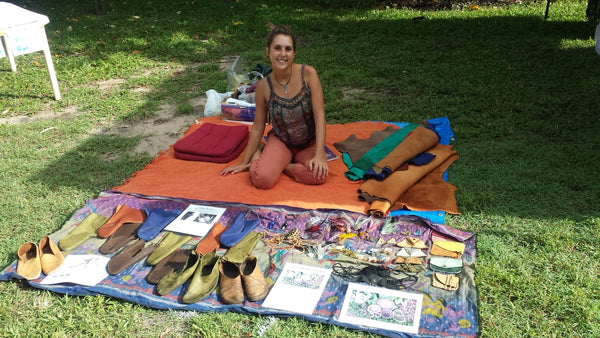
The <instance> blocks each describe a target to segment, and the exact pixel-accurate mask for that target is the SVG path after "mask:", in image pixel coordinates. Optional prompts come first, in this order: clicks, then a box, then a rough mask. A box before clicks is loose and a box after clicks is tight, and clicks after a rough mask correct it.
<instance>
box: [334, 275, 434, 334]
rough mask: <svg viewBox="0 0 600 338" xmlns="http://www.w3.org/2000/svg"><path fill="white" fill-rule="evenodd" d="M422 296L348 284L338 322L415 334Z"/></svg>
mask: <svg viewBox="0 0 600 338" xmlns="http://www.w3.org/2000/svg"><path fill="white" fill-rule="evenodd" d="M422 305H423V295H421V294H413V293H408V292H402V291H396V290H390V289H385V288H379V287H372V286H367V285H362V284H356V283H350V284H348V290H347V291H346V296H345V298H344V304H343V306H342V311H341V313H340V321H342V322H346V323H352V324H361V325H365V326H371V327H376V328H381V329H386V330H395V331H401V332H409V333H418V331H419V322H420V320H421V308H422Z"/></svg>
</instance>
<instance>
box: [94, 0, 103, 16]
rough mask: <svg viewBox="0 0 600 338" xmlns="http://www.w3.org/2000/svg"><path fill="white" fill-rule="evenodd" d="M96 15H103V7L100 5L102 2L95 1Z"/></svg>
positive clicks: (99, 0)
mask: <svg viewBox="0 0 600 338" xmlns="http://www.w3.org/2000/svg"><path fill="white" fill-rule="evenodd" d="M96 14H98V15H101V14H104V6H103V5H102V0H96Z"/></svg>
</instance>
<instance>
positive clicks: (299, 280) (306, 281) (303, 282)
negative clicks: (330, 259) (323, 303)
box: [282, 270, 325, 289]
mask: <svg viewBox="0 0 600 338" xmlns="http://www.w3.org/2000/svg"><path fill="white" fill-rule="evenodd" d="M323 279H325V276H324V275H323V274H322V273H316V272H304V271H298V270H288V271H287V273H286V275H285V276H283V280H282V282H283V283H284V284H288V285H290V286H297V287H301V288H307V289H318V288H319V287H320V286H321V283H322V282H323Z"/></svg>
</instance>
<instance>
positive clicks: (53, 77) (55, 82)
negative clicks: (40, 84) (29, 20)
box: [42, 28, 61, 101]
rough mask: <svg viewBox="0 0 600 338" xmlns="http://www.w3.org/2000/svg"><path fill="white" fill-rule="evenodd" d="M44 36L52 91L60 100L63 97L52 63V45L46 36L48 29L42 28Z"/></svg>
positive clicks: (45, 54)
mask: <svg viewBox="0 0 600 338" xmlns="http://www.w3.org/2000/svg"><path fill="white" fill-rule="evenodd" d="M42 33H43V38H44V41H46V45H45V46H44V49H43V50H42V51H43V52H44V58H45V59H46V68H47V69H48V75H50V82H52V91H53V92H54V98H55V99H56V100H57V101H58V100H60V99H61V96H60V89H59V88H58V80H57V79H56V72H55V71H54V64H53V63H52V54H50V46H49V45H48V39H47V37H46V31H45V30H44V29H43V28H42Z"/></svg>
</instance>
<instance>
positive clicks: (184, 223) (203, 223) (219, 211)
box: [165, 204, 226, 237]
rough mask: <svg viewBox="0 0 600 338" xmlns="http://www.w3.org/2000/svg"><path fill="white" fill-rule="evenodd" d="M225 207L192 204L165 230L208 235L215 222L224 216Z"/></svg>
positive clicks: (193, 234)
mask: <svg viewBox="0 0 600 338" xmlns="http://www.w3.org/2000/svg"><path fill="white" fill-rule="evenodd" d="M225 210H226V209H225V208H217V207H207V206H203V205H196V204H190V205H189V206H188V207H187V208H186V209H185V210H183V212H182V213H181V214H179V216H177V218H176V219H174V220H173V221H172V222H171V223H169V225H167V227H166V228H165V230H167V231H173V232H178V233H182V234H187V235H192V236H201V237H203V236H206V234H207V233H208V232H209V231H210V229H211V228H212V227H213V225H214V224H215V223H217V221H218V220H219V218H221V216H223V213H224V212H225Z"/></svg>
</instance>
